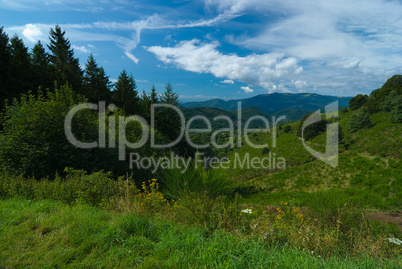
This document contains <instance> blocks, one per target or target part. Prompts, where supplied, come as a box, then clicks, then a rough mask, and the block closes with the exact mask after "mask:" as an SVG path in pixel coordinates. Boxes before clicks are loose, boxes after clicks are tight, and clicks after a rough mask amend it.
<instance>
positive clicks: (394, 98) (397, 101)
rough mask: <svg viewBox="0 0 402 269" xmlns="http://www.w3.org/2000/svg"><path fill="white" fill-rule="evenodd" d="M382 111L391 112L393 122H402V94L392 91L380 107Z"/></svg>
mask: <svg viewBox="0 0 402 269" xmlns="http://www.w3.org/2000/svg"><path fill="white" fill-rule="evenodd" d="M380 108H381V110H383V111H386V112H390V114H391V121H392V122H395V123H397V122H402V94H400V95H398V94H397V92H396V91H392V92H391V93H390V94H389V95H388V96H387V97H386V98H385V100H384V101H383V102H382V103H381V105H380Z"/></svg>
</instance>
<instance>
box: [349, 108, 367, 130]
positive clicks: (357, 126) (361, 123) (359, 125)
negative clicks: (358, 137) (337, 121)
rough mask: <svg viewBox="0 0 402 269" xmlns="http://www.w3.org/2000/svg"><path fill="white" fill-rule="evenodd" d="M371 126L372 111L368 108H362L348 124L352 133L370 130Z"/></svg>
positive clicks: (351, 117) (352, 116)
mask: <svg viewBox="0 0 402 269" xmlns="http://www.w3.org/2000/svg"><path fill="white" fill-rule="evenodd" d="M371 126H372V123H371V120H370V111H369V109H368V108H367V107H362V108H360V109H359V110H358V111H357V112H356V113H354V114H352V115H351V116H350V118H349V121H348V123H347V129H348V131H349V132H351V133H354V132H357V131H358V130H361V129H365V128H370V127H371Z"/></svg>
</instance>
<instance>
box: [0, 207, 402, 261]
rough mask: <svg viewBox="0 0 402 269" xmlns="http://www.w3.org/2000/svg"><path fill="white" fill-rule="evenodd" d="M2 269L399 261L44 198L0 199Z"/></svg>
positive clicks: (0, 257)
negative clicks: (323, 251) (329, 253)
mask: <svg viewBox="0 0 402 269" xmlns="http://www.w3.org/2000/svg"><path fill="white" fill-rule="evenodd" d="M0 229H1V232H0V264H2V265H3V266H4V267H5V268H31V267H33V268H378V267H382V268H398V267H400V265H401V259H400V258H397V259H395V260H379V259H376V258H373V257H369V256H362V257H359V258H353V257H351V256H343V257H339V256H333V257H326V258H324V257H320V256H319V254H317V253H312V252H311V251H301V250H295V249H291V248H289V247H287V246H278V245H275V244H268V243H267V242H266V241H265V240H263V239H262V238H261V237H238V236H236V235H233V234H231V233H227V232H225V231H222V230H217V231H215V232H213V233H212V234H209V235H206V234H205V232H204V231H203V230H202V229H199V228H193V227H182V226H178V225H175V224H174V223H172V222H169V221H164V220H156V219H152V218H151V219H150V218H148V217H143V216H138V215H133V214H119V213H115V212H107V211H104V210H101V209H99V208H94V207H91V206H87V205H74V206H66V205H63V204H61V203H55V202H50V201H46V200H42V201H37V202H32V201H27V200H20V199H11V200H0Z"/></svg>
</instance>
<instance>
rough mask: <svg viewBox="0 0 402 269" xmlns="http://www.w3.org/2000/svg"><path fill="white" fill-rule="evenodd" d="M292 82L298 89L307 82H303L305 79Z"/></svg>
mask: <svg viewBox="0 0 402 269" xmlns="http://www.w3.org/2000/svg"><path fill="white" fill-rule="evenodd" d="M292 82H293V84H294V85H295V87H296V88H298V89H301V88H303V87H306V86H307V82H305V81H301V80H296V81H292Z"/></svg>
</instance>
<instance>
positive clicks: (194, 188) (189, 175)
mask: <svg viewBox="0 0 402 269" xmlns="http://www.w3.org/2000/svg"><path fill="white" fill-rule="evenodd" d="M160 174H161V178H162V183H163V186H164V190H163V191H164V193H165V195H166V197H167V198H170V199H175V200H177V199H180V198H181V197H184V196H187V195H189V194H191V193H198V194H201V193H205V194H207V195H208V196H210V197H214V198H215V197H218V196H220V195H227V194H230V193H231V192H232V190H233V183H232V181H231V180H229V179H228V178H227V177H226V176H225V174H224V171H223V170H220V169H216V168H210V169H204V168H203V167H202V166H199V165H194V164H191V165H189V168H188V169H187V171H185V173H183V172H182V171H181V170H180V169H178V168H174V169H166V170H162V171H161V173H160Z"/></svg>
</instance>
